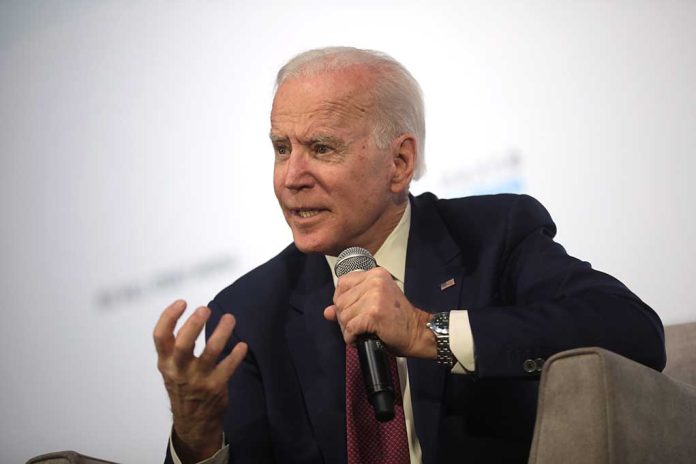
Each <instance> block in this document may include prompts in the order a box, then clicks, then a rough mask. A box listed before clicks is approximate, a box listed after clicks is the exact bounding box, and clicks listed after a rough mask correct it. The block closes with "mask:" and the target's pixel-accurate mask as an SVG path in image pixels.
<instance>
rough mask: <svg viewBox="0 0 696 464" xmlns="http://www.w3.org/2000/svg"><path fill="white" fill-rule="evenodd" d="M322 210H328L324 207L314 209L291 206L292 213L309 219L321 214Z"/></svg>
mask: <svg viewBox="0 0 696 464" xmlns="http://www.w3.org/2000/svg"><path fill="white" fill-rule="evenodd" d="M322 211H326V210H324V209H313V208H291V209H290V213H291V214H292V215H293V216H295V217H299V218H302V219H309V218H312V217H314V216H317V215H318V214H320V213H321V212H322Z"/></svg>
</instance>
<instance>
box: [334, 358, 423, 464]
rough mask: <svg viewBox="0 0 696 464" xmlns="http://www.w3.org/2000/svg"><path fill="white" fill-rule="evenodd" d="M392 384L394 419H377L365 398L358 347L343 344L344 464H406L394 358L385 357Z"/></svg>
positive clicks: (407, 462) (408, 457) (404, 429)
mask: <svg viewBox="0 0 696 464" xmlns="http://www.w3.org/2000/svg"><path fill="white" fill-rule="evenodd" d="M389 367H390V370H391V375H392V381H393V383H394V393H395V394H396V401H395V402H394V418H393V419H392V420H390V421H388V422H378V421H377V419H376V418H375V413H374V411H373V409H372V406H370V403H369V401H368V399H367V390H366V389H365V382H364V381H363V378H362V374H361V371H360V361H359V360H358V350H357V349H356V348H355V347H354V346H353V345H346V434H347V437H346V439H347V445H348V464H409V463H410V462H411V461H410V455H409V449H408V438H407V437H406V421H405V420H404V407H403V398H402V396H401V388H399V374H398V372H397V369H396V359H394V357H393V356H389Z"/></svg>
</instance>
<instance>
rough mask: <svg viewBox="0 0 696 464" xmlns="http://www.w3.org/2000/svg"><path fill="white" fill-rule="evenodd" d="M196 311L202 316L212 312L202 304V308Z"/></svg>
mask: <svg viewBox="0 0 696 464" xmlns="http://www.w3.org/2000/svg"><path fill="white" fill-rule="evenodd" d="M196 312H197V313H198V315H199V316H201V317H208V314H210V310H209V309H208V308H206V307H205V306H201V307H200V308H198V310H196Z"/></svg>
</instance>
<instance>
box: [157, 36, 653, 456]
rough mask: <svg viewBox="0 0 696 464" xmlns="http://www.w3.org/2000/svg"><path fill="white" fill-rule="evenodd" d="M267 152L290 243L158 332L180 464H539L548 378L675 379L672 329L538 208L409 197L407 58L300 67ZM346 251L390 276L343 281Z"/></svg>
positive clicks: (369, 56) (314, 56)
mask: <svg viewBox="0 0 696 464" xmlns="http://www.w3.org/2000/svg"><path fill="white" fill-rule="evenodd" d="M270 136H271V142H272V144H273V149H274V151H275V164H274V189H275V194H276V197H277V198H278V202H279V203H280V207H281V209H282V211H283V214H284V215H285V219H286V221H287V223H288V225H289V226H290V228H291V229H292V233H293V240H294V243H293V244H291V245H290V246H288V247H287V248H286V249H285V250H283V251H282V252H281V253H280V254H279V255H277V256H276V257H275V258H273V259H272V260H270V261H269V262H267V263H265V264H263V265H262V266H260V267H258V268H257V269H255V270H253V271H251V272H250V273H248V274H247V275H245V276H244V277H242V278H241V279H239V280H238V281H237V282H236V283H234V284H233V285H231V286H230V287H228V288H226V289H225V290H223V291H222V292H221V293H220V294H219V295H218V296H216V297H215V299H214V300H213V301H212V302H211V303H210V304H209V306H208V307H201V308H199V309H198V310H197V311H196V312H195V313H194V314H193V315H192V316H191V317H190V318H189V319H188V320H187V321H186V322H185V323H184V324H183V326H182V327H181V329H180V331H179V332H178V334H177V335H176V336H175V335H174V333H173V331H174V327H175V324H176V322H177V320H178V319H179V317H180V316H181V314H182V313H183V311H184V309H185V303H184V302H183V301H177V302H175V303H173V304H172V305H171V306H169V307H168V308H167V309H166V310H165V311H164V312H163V314H162V316H161V318H160V320H159V322H158V324H157V326H156V327H155V331H154V338H155V344H156V347H157V351H158V356H159V369H160V371H161V373H162V375H163V377H164V381H165V385H166V388H167V391H168V393H169V397H170V400H171V406H172V412H173V418H174V426H173V430H172V435H171V440H170V444H169V447H168V456H167V459H168V461H169V462H184V463H189V462H199V461H201V460H206V462H215V463H219V462H235V463H237V462H240V463H241V462H244V463H261V462H298V463H300V462H301V463H320V462H321V463H345V462H347V463H350V464H353V463H370V462H380V463H408V462H411V463H415V462H424V463H445V462H495V463H498V462H526V459H527V454H528V452H529V445H530V440H531V434H532V428H533V423H534V422H533V421H534V413H535V408H536V406H535V405H536V394H537V392H536V390H537V379H538V375H539V371H540V370H541V366H542V364H543V362H544V359H546V358H547V357H549V356H551V355H552V354H554V353H556V352H558V351H562V350H565V349H569V348H573V347H578V346H587V345H596V346H602V347H605V348H607V349H609V350H612V351H615V352H618V353H621V354H623V355H625V356H628V357H630V358H632V359H635V360H637V361H639V362H641V363H644V364H646V365H649V366H652V367H654V368H655V369H661V368H662V367H663V366H664V361H665V359H664V341H663V332H662V325H661V323H660V320H659V318H658V317H657V315H656V314H655V313H654V312H653V311H652V310H651V309H650V308H649V307H647V306H646V305H645V304H644V303H642V302H641V301H640V300H639V299H638V298H637V297H636V296H635V295H633V294H632V293H631V292H630V291H629V290H628V289H627V288H626V287H625V286H623V285H622V284H621V283H620V282H619V281H617V280H616V279H614V278H612V277H610V276H608V275H606V274H603V273H601V272H598V271H595V270H593V269H592V268H591V267H590V265H589V264H588V263H585V262H582V261H579V260H577V259H575V258H572V257H570V256H568V255H567V254H566V253H565V250H564V249H563V248H562V247H561V246H560V245H559V244H557V243H555V242H554V241H553V236H554V235H555V226H554V224H553V222H552V220H551V218H550V217H549V215H548V213H547V212H546V210H545V209H544V208H543V207H542V206H541V205H540V204H539V203H538V202H536V201H535V200H533V199H532V198H530V197H527V196H517V195H497V196H486V197H471V198H463V199H453V200H439V199H437V198H436V197H435V196H434V195H432V194H424V195H421V196H419V197H417V198H414V197H412V196H410V195H409V185H410V183H411V180H412V179H413V178H414V177H416V178H417V177H418V176H419V175H420V174H421V173H422V171H423V166H424V163H423V142H424V138H425V124H424V118H423V104H422V99H421V95H420V90H419V87H418V84H417V83H416V81H415V80H414V79H413V78H412V77H411V75H410V74H409V73H408V71H407V70H406V69H404V67H403V66H401V65H400V64H399V63H398V62H396V61H395V60H393V59H392V58H390V57H388V56H386V55H384V54H382V53H378V52H373V51H367V50H358V49H353V48H329V49H321V50H312V51H309V52H305V53H303V54H301V55H299V56H297V57H295V58H294V59H292V60H291V61H290V62H289V63H288V64H286V65H285V66H284V67H283V68H282V69H281V70H280V72H279V74H278V79H277V90H276V94H275V98H274V101H273V108H272V110H271V134H270ZM351 246H360V247H363V248H365V249H367V250H369V251H370V252H371V253H372V254H374V255H375V258H376V260H377V263H378V264H379V265H380V267H377V268H375V269H371V270H368V271H366V272H359V273H350V274H347V275H344V276H343V277H341V278H340V279H338V280H337V281H336V279H335V278H334V277H333V273H332V271H331V269H332V267H333V264H334V263H335V260H336V258H335V256H336V255H338V254H339V253H340V252H341V251H342V250H344V249H345V248H347V247H351ZM235 323H236V325H235ZM204 325H205V327H206V335H207V344H206V347H205V349H204V351H203V353H202V354H201V355H200V357H195V356H194V355H193V346H194V341H195V339H196V337H197V335H198V334H199V333H200V331H201V330H202V328H203V326H204ZM363 334H374V335H376V336H377V337H379V339H381V340H382V342H383V344H384V345H385V346H386V347H387V349H388V351H389V352H390V353H391V354H392V355H393V356H394V359H395V360H393V359H391V360H389V362H390V363H391V364H392V368H393V369H394V370H393V373H394V375H393V377H394V383H395V390H396V397H397V398H396V404H395V417H394V419H392V420H390V421H387V422H383V423H381V422H377V421H376V420H375V417H374V415H373V414H372V412H371V410H370V409H369V407H367V406H366V405H367V397H366V393H365V386H364V385H363V383H362V379H361V377H360V370H359V367H357V365H358V361H357V355H356V354H355V348H354V344H355V342H356V340H357V338H358V337H359V336H360V335H363Z"/></svg>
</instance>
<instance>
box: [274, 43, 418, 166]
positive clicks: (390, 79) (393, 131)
mask: <svg viewBox="0 0 696 464" xmlns="http://www.w3.org/2000/svg"><path fill="white" fill-rule="evenodd" d="M356 65H366V66H368V67H369V68H371V70H373V71H374V72H375V74H376V75H377V76H378V77H377V79H375V85H374V87H373V88H372V89H371V94H372V96H373V97H374V99H375V102H376V108H377V114H376V115H375V121H374V123H375V127H374V128H373V132H372V133H373V139H374V142H375V144H376V145H377V146H378V147H380V148H382V149H384V148H387V147H388V146H389V144H390V143H391V142H392V141H393V140H394V139H395V138H397V137H398V136H400V135H402V134H404V133H406V132H410V133H412V134H413V135H414V136H415V138H416V166H415V169H414V173H413V177H414V179H418V178H420V177H421V176H422V175H423V173H424V172H425V156H424V149H423V148H424V146H425V109H424V107H423V94H422V92H421V88H420V85H418V82H417V81H416V80H415V79H414V78H413V76H412V75H411V73H409V72H408V70H407V69H406V68H405V67H404V66H403V65H402V64H401V63H399V62H398V61H396V60H395V59H394V58H392V57H391V56H389V55H387V54H386V53H382V52H378V51H375V50H362V49H359V48H353V47H327V48H318V49H315V50H309V51H306V52H303V53H300V54H299V55H297V56H296V57H294V58H293V59H291V60H290V61H288V62H287V63H286V64H285V66H283V67H282V68H280V71H278V76H277V78H276V91H277V90H278V88H279V87H280V86H281V84H282V83H283V82H285V81H286V80H288V79H294V78H307V77H311V76H315V75H318V74H321V73H326V72H332V71H340V70H342V69H345V68H348V67H351V66H356Z"/></svg>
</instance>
